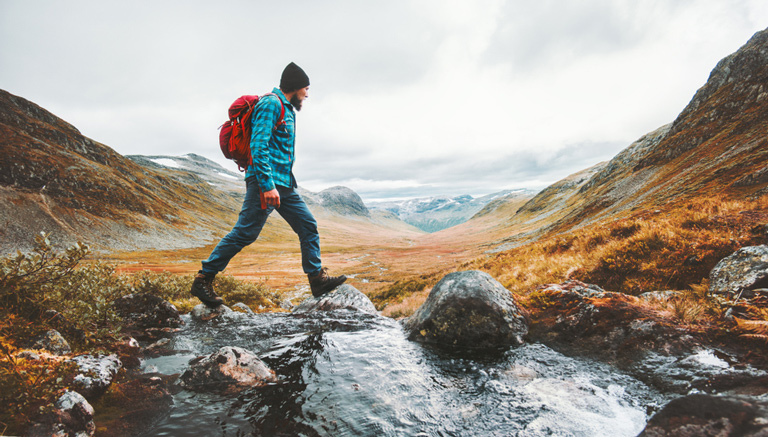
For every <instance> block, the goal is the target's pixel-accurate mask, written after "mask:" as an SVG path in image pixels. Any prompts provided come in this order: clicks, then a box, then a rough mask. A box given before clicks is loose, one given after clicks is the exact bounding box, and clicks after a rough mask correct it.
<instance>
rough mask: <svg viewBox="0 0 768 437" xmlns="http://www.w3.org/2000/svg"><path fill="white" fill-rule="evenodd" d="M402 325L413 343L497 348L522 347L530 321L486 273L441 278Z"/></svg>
mask: <svg viewBox="0 0 768 437" xmlns="http://www.w3.org/2000/svg"><path fill="white" fill-rule="evenodd" d="M402 324H403V327H404V328H405V330H406V332H407V334H408V338H409V339H410V340H415V341H419V342H424V343H433V344H438V345H444V346H451V347H454V346H455V347H461V348H478V349H495V348H499V347H508V346H516V345H520V344H522V343H523V336H525V335H526V333H527V332H528V324H529V319H528V315H527V313H526V312H525V310H523V309H522V308H521V307H520V306H518V305H517V303H516V302H515V300H514V298H513V297H512V293H510V292H509V290H507V289H506V288H504V286H502V285H501V284H500V283H499V282H498V281H496V280H495V279H493V278H492V277H491V276H490V275H488V274H487V273H483V272H479V271H466V272H456V273H451V274H449V275H447V276H445V277H444V278H443V279H442V280H440V282H438V283H437V285H435V287H434V288H433V289H432V291H431V292H430V293H429V296H428V297H427V300H426V302H424V304H423V305H422V306H421V307H420V308H419V309H418V310H416V312H415V313H414V314H413V315H412V316H411V317H408V318H407V319H405V320H403V322H402Z"/></svg>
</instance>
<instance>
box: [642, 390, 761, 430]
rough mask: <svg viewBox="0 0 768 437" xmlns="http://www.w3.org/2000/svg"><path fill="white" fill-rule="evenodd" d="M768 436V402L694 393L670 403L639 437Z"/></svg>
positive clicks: (657, 414)
mask: <svg viewBox="0 0 768 437" xmlns="http://www.w3.org/2000/svg"><path fill="white" fill-rule="evenodd" d="M766 435H768V402H765V401H758V400H755V399H750V398H746V397H736V396H724V397H720V396H711V395H703V394H694V395H688V396H684V397H681V398H678V399H675V400H673V401H671V402H669V403H668V404H667V405H666V406H664V408H662V409H661V411H659V412H658V413H656V414H655V415H654V416H653V417H651V420H649V421H648V424H647V425H646V426H645V429H644V430H643V432H641V433H640V435H639V436H643V437H656V436H659V437H661V436H681V437H684V436H690V437H694V436H721V437H736V436H740V437H741V436H745V437H750V436H752V437H757V436H766Z"/></svg>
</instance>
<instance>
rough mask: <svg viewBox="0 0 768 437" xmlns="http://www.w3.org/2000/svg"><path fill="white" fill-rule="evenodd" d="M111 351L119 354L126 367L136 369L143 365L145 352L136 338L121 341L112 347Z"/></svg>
mask: <svg viewBox="0 0 768 437" xmlns="http://www.w3.org/2000/svg"><path fill="white" fill-rule="evenodd" d="M111 350H113V351H114V352H115V353H116V354H117V357H118V358H119V359H120V361H121V362H122V363H123V366H124V367H126V368H128V369H135V368H136V367H139V366H140V365H141V356H142V354H143V351H142V349H141V346H140V345H139V342H138V341H137V340H136V339H135V338H133V337H128V338H126V339H124V340H122V341H119V342H117V343H115V344H114V345H113V346H112V349H111Z"/></svg>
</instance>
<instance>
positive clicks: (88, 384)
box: [69, 355, 123, 399]
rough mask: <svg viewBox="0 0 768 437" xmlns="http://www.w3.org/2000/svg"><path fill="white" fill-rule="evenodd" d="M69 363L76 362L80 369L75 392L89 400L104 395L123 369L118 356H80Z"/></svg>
mask: <svg viewBox="0 0 768 437" xmlns="http://www.w3.org/2000/svg"><path fill="white" fill-rule="evenodd" d="M69 361H71V362H74V363H75V364H76V365H77V367H78V372H77V374H76V375H75V378H74V380H73V382H72V385H73V387H74V389H75V391H77V392H78V393H80V394H81V395H83V396H84V397H85V398H87V399H94V398H97V397H99V396H101V395H102V394H104V392H105V391H107V389H108V388H109V385H110V384H112V380H113V379H114V378H115V375H117V372H118V371H119V370H120V369H121V368H122V367H123V363H121V362H120V359H118V358H117V355H108V356H103V357H94V356H93V355H79V356H76V357H74V358H72V359H71V360H69Z"/></svg>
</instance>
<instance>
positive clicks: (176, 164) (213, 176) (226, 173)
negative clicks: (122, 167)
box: [125, 153, 245, 193]
mask: <svg viewBox="0 0 768 437" xmlns="http://www.w3.org/2000/svg"><path fill="white" fill-rule="evenodd" d="M125 157H126V158H128V159H130V160H131V161H133V162H135V163H137V164H139V165H141V166H142V167H147V168H154V169H177V170H183V171H185V172H189V173H192V174H193V175H195V176H197V177H199V178H200V179H202V180H204V181H206V182H208V183H209V184H210V185H211V186H213V187H216V188H218V189H220V190H224V191H232V192H236V193H243V192H245V184H244V183H243V178H244V176H243V173H236V172H233V171H230V170H227V169H225V168H224V167H222V166H220V165H219V164H217V163H215V162H213V161H211V160H210V159H208V158H206V157H204V156H200V155H195V154H194V153H189V154H186V155H183V156H169V155H154V156H145V155H126V156H125Z"/></svg>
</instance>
